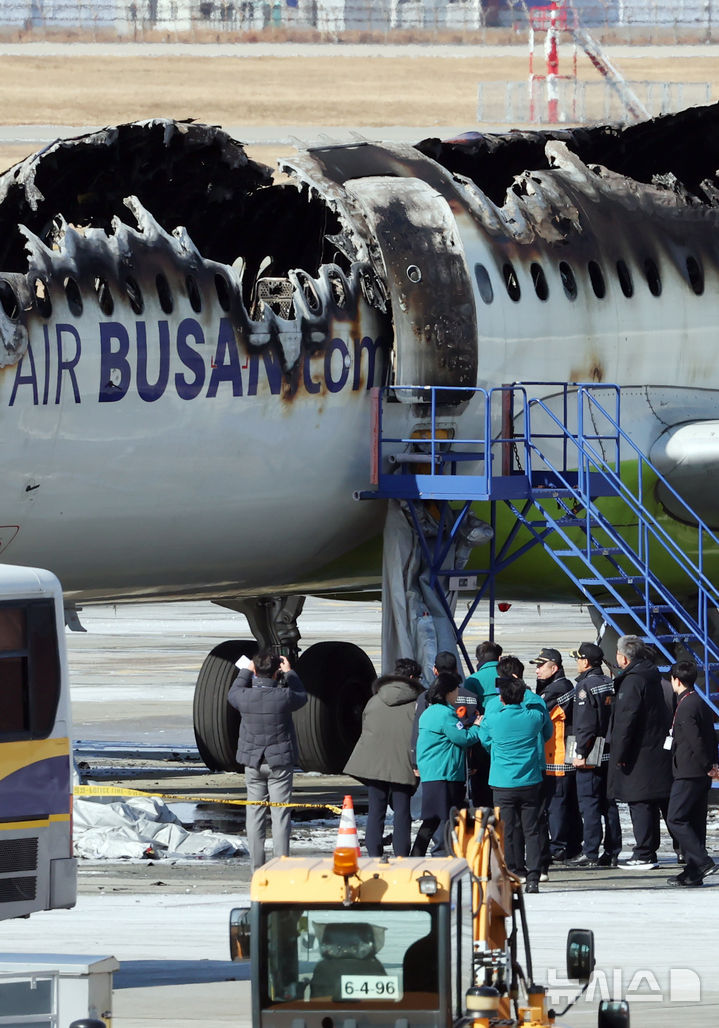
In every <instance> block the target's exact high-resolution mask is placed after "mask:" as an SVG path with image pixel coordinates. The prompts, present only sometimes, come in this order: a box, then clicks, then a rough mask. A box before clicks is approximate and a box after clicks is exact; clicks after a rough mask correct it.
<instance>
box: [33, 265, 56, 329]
mask: <svg viewBox="0 0 719 1028" xmlns="http://www.w3.org/2000/svg"><path fill="white" fill-rule="evenodd" d="M32 291H33V299H34V301H35V310H36V311H37V312H38V314H39V315H40V317H41V318H49V317H50V315H51V314H52V303H51V301H50V293H49V292H48V288H47V282H46V281H45V279H44V278H40V276H39V275H38V276H36V277H35V279H34V280H33V283H32Z"/></svg>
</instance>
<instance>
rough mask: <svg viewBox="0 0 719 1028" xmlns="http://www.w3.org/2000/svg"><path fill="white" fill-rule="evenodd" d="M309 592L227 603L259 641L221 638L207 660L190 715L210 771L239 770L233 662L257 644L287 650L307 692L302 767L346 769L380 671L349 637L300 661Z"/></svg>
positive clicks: (301, 725)
mask: <svg viewBox="0 0 719 1028" xmlns="http://www.w3.org/2000/svg"><path fill="white" fill-rule="evenodd" d="M304 600H305V598H304V596H274V597H259V598H257V599H251V600H233V601H223V603H222V606H225V607H229V608H230V609H232V610H237V611H239V612H240V613H242V614H244V615H245V617H246V618H247V620H248V622H249V625H250V630H251V631H252V634H253V635H254V636H255V639H235V640H229V641H228V642H224V643H221V644H220V645H219V646H216V647H215V648H214V650H212V652H211V653H210V654H209V655H208V656H207V657H206V658H205V661H204V663H203V665H202V667H201V669H200V674H199V676H198V679H197V685H196V687H195V698H194V704H193V720H194V726H195V740H196V742H197V748H198V750H199V752H200V756H201V757H202V759H203V760H204V762H205V763H206V764H207V766H208V767H209V768H210V770H212V771H237V770H241V768H240V767H239V766H238V764H237V762H236V760H235V753H236V750H237V733H238V731H239V725H240V717H239V714H238V713H237V711H236V710H234V709H233V708H232V707H230V706H229V705H228V703H227V694H228V693H229V691H230V686H231V685H232V682H233V681H234V679H235V676H236V675H237V668H236V667H235V662H236V661H237V660H238V658H239V657H240V656H242V655H243V654H246V655H247V656H252V654H253V653H256V652H257V650H258V649H260V648H262V649H265V648H269V647H272V648H277V649H278V650H279V651H281V652H282V653H285V654H286V655H287V656H288V657H289V659H290V663H291V664H292V666H293V667H294V668H295V669H296V671H297V674H298V675H299V676H300V678H301V679H302V681H303V683H304V685H305V688H306V689H307V693H308V700H307V703H306V704H305V706H304V707H303V708H302V709H301V710H299V711H297V712H296V713H295V715H294V722H295V731H296V733H297V746H298V750H299V765H300V767H301V768H303V769H304V770H305V771H321V772H324V773H326V774H333V773H338V772H341V771H342V769H343V768H344V765H345V763H346V762H347V760H348V758H349V755H350V753H351V752H352V749H353V748H354V745H355V743H356V742H357V739H358V738H359V734H360V731H361V729H362V711H363V710H364V707H365V704H366V703H367V700H368V699H369V697H370V695H371V686H372V682H373V681H374V679H375V677H376V675H375V669H374V665H373V664H372V661H371V660H370V659H369V657H368V656H367V654H366V653H365V652H364V650H361V649H360V648H359V646H355V645H354V644H353V643H348V642H321V643H315V645H314V646H310V647H309V648H308V649H307V650H306V651H305V652H304V653H303V654H302V655H301V656H300V657H299V659H298V657H297V654H298V652H299V646H298V643H299V639H300V632H299V629H298V627H297V618H298V617H299V615H300V613H301V612H302V607H303V605H304Z"/></svg>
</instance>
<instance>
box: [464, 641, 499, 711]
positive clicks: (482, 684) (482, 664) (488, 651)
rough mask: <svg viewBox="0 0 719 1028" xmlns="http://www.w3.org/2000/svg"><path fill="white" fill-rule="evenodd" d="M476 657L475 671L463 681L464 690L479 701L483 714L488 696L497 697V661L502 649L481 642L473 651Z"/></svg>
mask: <svg viewBox="0 0 719 1028" xmlns="http://www.w3.org/2000/svg"><path fill="white" fill-rule="evenodd" d="M475 654H476V657H477V670H476V671H475V672H474V673H473V674H471V675H467V677H466V678H465V680H464V685H465V688H467V689H471V690H472V691H473V692H474V693H475V695H476V696H477V699H478V701H479V709H480V710H481V711H482V713H484V710H485V703H486V700H487V698H488V697H489V696H496V695H497V679H498V678H499V677H500V675H499V671H498V670H497V661H498V660H499V658H500V657H501V656H502V647H501V646H500V645H499V643H496V642H490V641H489V640H487V641H486V642H481V643H480V644H479V646H478V647H477V649H476V650H475Z"/></svg>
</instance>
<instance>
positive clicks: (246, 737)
mask: <svg viewBox="0 0 719 1028" xmlns="http://www.w3.org/2000/svg"><path fill="white" fill-rule="evenodd" d="M227 702H228V703H229V704H230V706H232V707H234V708H235V709H236V710H239V712H240V714H241V716H242V720H241V721H240V734H239V738H238V742H237V763H238V764H244V765H245V785H246V787H247V845H248V847H249V850H250V864H251V867H252V871H253V872H254V871H256V870H257V868H258V867H261V866H262V865H263V864H264V862H265V835H266V830H267V807H265V806H262V805H261V804H263V803H267V802H268V801H269V802H270V803H276V804H279V805H278V806H272V807H270V813H271V817H272V849H273V853H274V856H275V857H286V856H288V855H289V852H290V806H289V802H290V798H291V796H292V776H293V771H294V767H295V764H296V763H297V759H298V755H297V740H296V737H295V729H294V725H293V724H292V712H293V711H295V710H299V709H300V707H304V705H305V703H306V702H307V692H306V691H305V687H304V685H303V684H302V682H301V681H300V678H299V676H298V675H297V674H295V672H294V671H292V669H291V668H290V663H289V661H288V660H287V657H279V656H277V654H276V653H273V652H272V651H271V650H262V651H260V652H259V653H258V654H257V655H256V656H255V657H254V659H253V660H246V659H245V666H244V667H241V668H240V672H239V674H238V675H237V678H236V679H235V680H234V682H233V683H232V686H231V688H230V691H229V694H228V696H227Z"/></svg>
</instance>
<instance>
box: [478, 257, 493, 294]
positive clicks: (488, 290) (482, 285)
mask: <svg viewBox="0 0 719 1028" xmlns="http://www.w3.org/2000/svg"><path fill="white" fill-rule="evenodd" d="M474 277H475V278H476V280H477V288H478V289H479V295H480V296H481V297H482V300H483V301H484V302H485V303H491V302H492V300H493V299H494V290H493V289H492V280H491V279H490V277H489V272H488V271H487V269H486V268H485V266H484V265H483V264H475V266H474Z"/></svg>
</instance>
